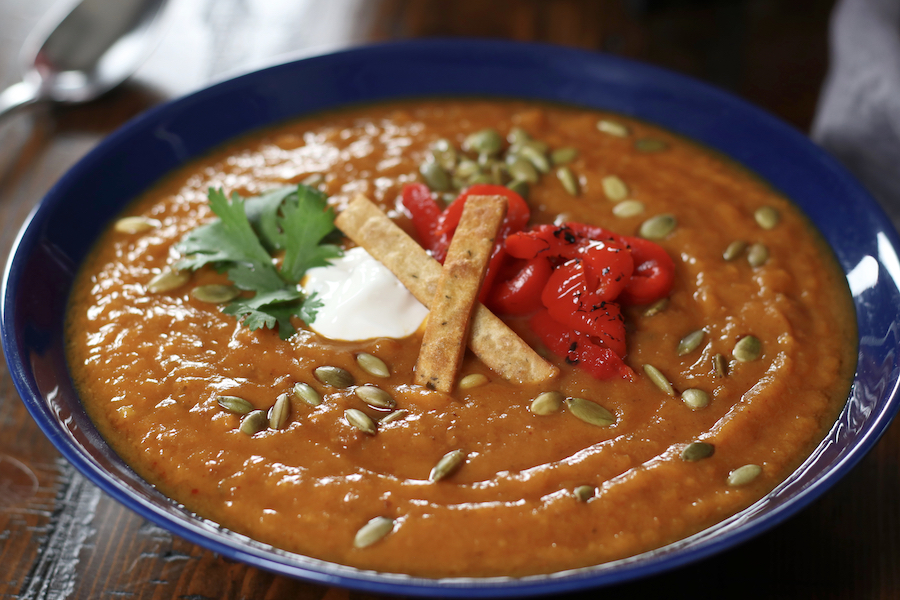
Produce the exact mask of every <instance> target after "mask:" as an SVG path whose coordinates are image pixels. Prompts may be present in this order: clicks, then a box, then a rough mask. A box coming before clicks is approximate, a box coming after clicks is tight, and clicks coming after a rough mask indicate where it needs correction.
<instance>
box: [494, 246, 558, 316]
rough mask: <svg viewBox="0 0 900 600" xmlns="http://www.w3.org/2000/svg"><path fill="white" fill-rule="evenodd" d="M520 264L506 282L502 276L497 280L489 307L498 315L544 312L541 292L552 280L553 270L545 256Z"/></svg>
mask: <svg viewBox="0 0 900 600" xmlns="http://www.w3.org/2000/svg"><path fill="white" fill-rule="evenodd" d="M519 263H520V264H518V265H516V266H515V267H514V268H513V269H511V271H512V273H513V275H512V276H511V277H507V278H505V277H503V274H501V275H498V276H497V278H496V279H495V281H496V283H494V286H493V287H492V288H491V290H490V293H489V295H488V301H487V305H488V306H489V307H490V308H491V310H493V311H494V312H496V313H499V314H503V315H527V314H530V313H533V312H534V311H536V310H539V309H541V308H543V304H541V292H542V291H543V289H544V285H545V284H546V283H547V280H548V279H549V278H550V273H551V272H552V271H553V266H552V265H551V264H550V261H549V260H547V259H546V258H544V257H543V256H538V257H536V258H532V259H531V260H529V261H519ZM505 270H506V269H505Z"/></svg>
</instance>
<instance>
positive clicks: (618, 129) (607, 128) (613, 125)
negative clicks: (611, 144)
mask: <svg viewBox="0 0 900 600" xmlns="http://www.w3.org/2000/svg"><path fill="white" fill-rule="evenodd" d="M597 129H599V130H600V131H602V132H603V133H608V134H609V135H611V136H615V137H622V138H623V137H628V133H629V132H628V127H626V126H625V125H622V124H621V123H619V122H618V121H611V120H609V119H600V120H599V121H597Z"/></svg>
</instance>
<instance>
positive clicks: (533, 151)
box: [519, 141, 550, 173]
mask: <svg viewBox="0 0 900 600" xmlns="http://www.w3.org/2000/svg"><path fill="white" fill-rule="evenodd" d="M546 152H547V148H546V146H544V148H543V149H541V146H539V145H538V144H536V143H535V142H533V141H532V142H529V143H526V144H524V145H523V146H522V148H521V149H520V150H519V156H520V157H521V158H524V159H525V160H527V161H528V162H530V163H531V164H532V166H534V168H535V169H537V170H538V171H540V172H541V173H549V172H550V161H549V160H547V155H546Z"/></svg>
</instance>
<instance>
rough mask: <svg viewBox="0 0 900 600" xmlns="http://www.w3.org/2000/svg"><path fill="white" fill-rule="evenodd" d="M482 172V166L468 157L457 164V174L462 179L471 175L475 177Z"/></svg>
mask: <svg viewBox="0 0 900 600" xmlns="http://www.w3.org/2000/svg"><path fill="white" fill-rule="evenodd" d="M480 173H481V167H480V166H479V165H478V163H477V162H475V161H474V160H469V159H468V158H466V159H464V160H461V161H459V164H458V165H457V166H456V171H455V174H456V176H457V177H460V178H461V179H468V178H470V177H474V176H475V175H478V174H480Z"/></svg>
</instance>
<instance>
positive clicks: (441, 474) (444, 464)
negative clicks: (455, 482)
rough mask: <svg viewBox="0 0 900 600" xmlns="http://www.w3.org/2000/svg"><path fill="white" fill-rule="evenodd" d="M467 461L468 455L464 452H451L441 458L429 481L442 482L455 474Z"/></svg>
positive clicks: (430, 474)
mask: <svg viewBox="0 0 900 600" xmlns="http://www.w3.org/2000/svg"><path fill="white" fill-rule="evenodd" d="M465 460H466V453H465V452H463V451H462V450H451V451H450V452H448V453H447V454H445V455H444V456H442V457H441V460H439V461H438V462H437V464H436V465H434V468H433V469H431V473H429V474H428V479H429V480H431V481H440V480H441V479H444V478H445V477H448V476H450V475H452V474H453V473H454V471H456V470H457V469H458V468H459V467H460V466H461V465H462V464H463V462H465Z"/></svg>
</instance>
